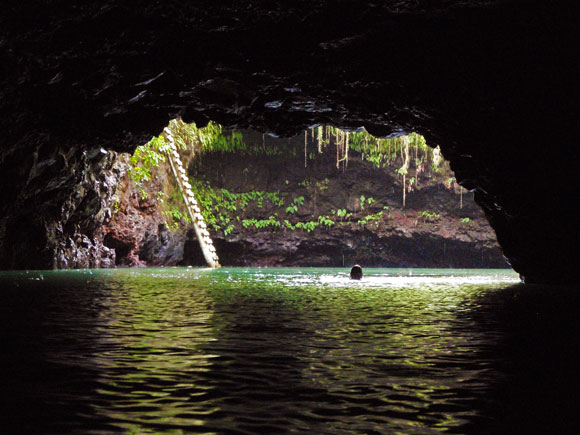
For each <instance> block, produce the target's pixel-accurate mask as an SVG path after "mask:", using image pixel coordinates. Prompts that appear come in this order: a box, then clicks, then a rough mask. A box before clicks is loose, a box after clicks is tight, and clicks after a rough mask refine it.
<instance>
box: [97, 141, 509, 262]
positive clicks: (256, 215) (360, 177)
mask: <svg viewBox="0 0 580 435" xmlns="http://www.w3.org/2000/svg"><path fill="white" fill-rule="evenodd" d="M254 136H256V135H255V134H254ZM260 136H261V135H260ZM244 139H245V140H250V141H251V140H252V135H248V134H247V132H245V133H244ZM254 139H255V140H256V138H255V137H254ZM257 140H259V141H260V143H261V142H262V139H261V138H257ZM247 143H249V142H247ZM266 143H267V144H270V145H271V147H277V148H278V147H279V144H280V143H288V144H293V145H295V146H298V147H299V148H300V147H301V146H302V145H301V144H302V143H303V136H298V137H295V138H292V139H288V140H286V139H284V140H277V139H274V138H268V139H267V140H266ZM276 144H278V145H276ZM311 148H312V145H311ZM294 149H295V148H294ZM313 151H314V153H313V154H311V156H312V158H313V159H309V160H308V161H307V165H306V166H304V157H303V156H302V155H300V154H294V155H292V153H290V152H289V151H288V149H286V150H285V154H282V155H280V154H278V155H258V156H257V155H244V154H243V153H223V154H222V153H219V152H218V153H206V154H203V155H201V156H200V157H198V158H194V159H192V160H191V164H190V169H189V170H190V175H191V176H192V177H193V178H195V179H197V180H199V181H200V182H202V183H206V182H207V183H209V184H210V185H211V186H212V187H213V188H214V189H216V190H217V191H218V192H219V191H220V189H226V190H227V192H229V193H228V195H230V194H231V195H235V194H241V193H244V192H254V193H259V194H260V195H259V197H260V198H264V199H263V200H259V201H257V200H249V201H248V205H247V206H240V204H239V203H238V204H237V207H238V208H237V209H236V211H235V212H233V213H232V215H231V216H230V217H231V220H230V221H229V222H228V223H223V222H220V224H219V225H218V227H214V226H212V225H210V226H209V229H210V232H211V236H212V239H213V240H214V243H215V245H216V249H217V251H218V255H219V258H220V263H221V264H222V265H225V266H264V267H266V266H306V267H308V266H329V267H343V266H345V265H346V266H348V265H351V264H355V263H357V262H358V263H360V264H361V265H364V266H365V267H367V266H376V267H471V268H481V267H500V268H501V267H507V266H508V265H507V263H506V261H505V259H504V257H503V256H502V253H501V249H500V248H499V246H498V245H497V242H496V240H495V233H494V232H493V230H492V229H491V228H490V227H489V224H488V223H487V221H486V219H485V216H484V214H483V212H482V211H481V209H479V207H477V205H476V204H475V203H474V202H473V195H472V194H470V193H468V192H465V193H463V194H461V193H460V192H459V190H457V189H455V188H454V186H452V185H446V184H445V181H446V175H445V174H443V173H437V172H433V171H431V170H428V171H426V172H423V173H421V175H420V176H419V177H418V182H417V183H416V184H415V185H414V188H413V189H412V191H409V192H407V194H406V207H403V206H402V180H401V177H400V176H398V175H397V174H396V168H398V166H400V162H398V161H397V162H395V161H393V162H392V163H391V164H389V165H387V166H386V167H382V168H380V169H379V168H377V167H376V166H375V165H374V164H373V163H371V162H370V161H368V160H363V159H361V156H360V155H359V154H358V153H356V152H351V154H350V159H349V162H348V167H345V168H341V169H337V168H336V162H335V155H334V151H333V150H332V148H329V149H328V150H325V152H323V153H322V154H319V153H318V151H317V150H313ZM174 184H175V183H174V181H173V180H172V175H171V172H170V169H169V167H168V165H167V163H165V164H163V165H162V166H161V167H160V168H159V169H158V170H156V171H155V174H154V176H153V177H152V180H151V181H150V182H149V183H147V184H146V185H145V186H144V187H146V192H145V195H146V197H147V198H148V199H147V200H143V199H142V194H141V193H140V191H139V189H138V188H137V187H136V185H135V184H134V183H132V182H131V180H130V178H129V177H125V178H124V179H123V181H122V182H121V183H120V186H119V189H118V192H117V196H116V201H118V210H117V211H116V212H115V214H114V216H113V218H112V219H111V221H110V223H109V224H108V225H107V226H106V228H105V233H106V236H105V244H106V245H107V246H108V247H110V248H113V249H115V251H116V254H117V255H116V258H117V265H119V266H136V265H144V266H152V265H155V266H165V265H167V266H173V265H205V261H204V258H203V255H202V253H201V249H200V247H199V244H198V242H197V240H196V238H195V235H194V233H193V230H192V229H191V228H190V227H188V226H187V225H185V224H184V221H183V220H181V224H180V225H179V226H178V227H176V228H172V230H171V231H170V230H169V229H168V226H167V225H166V223H165V222H166V216H164V214H163V210H164V207H165V208H166V205H167V204H168V202H167V201H168V197H169V196H171V195H172V193H171V188H170V186H171V185H174ZM174 189H176V187H174ZM159 192H164V193H163V194H162V195H161V196H160V195H159ZM174 193H176V191H175V190H174V191H173V194H174ZM271 193H276V198H279V199H280V200H281V201H283V204H282V205H279V204H276V201H274V202H273V201H271V200H270V199H267V196H268V194H271ZM361 195H364V196H365V201H366V199H370V201H369V203H368V204H367V205H366V206H363V208H361V199H360V196H361ZM160 197H163V198H165V200H164V201H161V200H159V199H158V198H160ZM296 198H302V199H303V202H301V205H300V206H299V207H297V208H296V211H292V212H288V211H287V210H286V208H287V206H289V205H291V204H293V203H294V202H293V201H294V199H296ZM200 199H201V198H200V197H198V201H199V200H200ZM211 201H214V205H215V206H216V209H215V210H216V211H215V212H214V214H215V215H217V214H222V213H224V211H223V210H225V209H227V208H228V207H229V204H227V203H225V202H224V203H220V204H218V203H217V202H215V201H217V199H215V198H214V199H212V200H211ZM177 202H179V203H180V202H181V198H180V197H179V195H177ZM232 204H233V203H232ZM173 207H175V206H173ZM220 209H222V210H221V211H220ZM339 209H342V210H343V211H344V212H345V213H346V212H348V216H347V217H339V216H337V214H336V212H337V210H339ZM377 213H380V216H379V215H377ZM226 214H227V212H226ZM371 215H373V216H376V218H375V219H372V218H370V219H368V223H364V224H363V223H361V220H365V218H366V217H367V216H371ZM319 216H325V217H326V218H328V219H332V221H333V223H332V225H330V226H326V225H322V224H320V225H319V224H318V222H319V221H318V219H319ZM269 218H270V219H272V218H273V219H275V220H276V221H278V222H280V223H282V225H281V226H269V227H267V228H264V229H260V228H258V227H256V226H254V225H244V224H243V222H244V219H246V220H247V221H250V220H254V221H255V220H267V219H269ZM284 221H288V222H290V223H291V224H293V225H296V224H297V223H298V222H303V223H305V222H308V221H311V223H315V224H316V225H317V226H316V227H315V228H314V229H313V230H312V231H309V230H306V229H298V228H297V229H294V228H289V227H288V226H286V225H285V224H284ZM176 224H177V223H176V222H174V220H172V219H170V220H169V225H170V226H174V225H176ZM230 224H231V232H230V231H227V232H226V231H225V229H226V228H227V227H228V226H229V225H230Z"/></svg>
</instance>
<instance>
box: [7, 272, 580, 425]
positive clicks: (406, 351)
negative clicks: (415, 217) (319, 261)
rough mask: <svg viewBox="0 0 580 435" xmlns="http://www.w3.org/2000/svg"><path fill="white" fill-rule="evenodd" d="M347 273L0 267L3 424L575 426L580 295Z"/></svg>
mask: <svg viewBox="0 0 580 435" xmlns="http://www.w3.org/2000/svg"><path fill="white" fill-rule="evenodd" d="M347 272H348V271H346V270H341V269H222V270H219V271H210V270H203V269H145V270H143V269H142V270H134V269H132V270H113V271H111V270H108V271H72V272H28V273H26V272H11V273H8V272H0V288H1V291H0V326H1V329H0V331H1V333H2V342H1V355H0V362H2V364H3V368H2V372H1V374H0V381H1V384H0V386H1V390H0V401H1V403H0V405H1V408H0V409H1V411H0V412H1V416H2V422H1V424H0V432H1V433H18V432H22V433H61V432H75V433H107V432H126V433H166V432H169V433H275V434H280V433H287V432H289V433H314V434H318V433H320V434H322V433H338V434H339V433H353V434H367V433H369V434H371V433H409V434H418V433H434V432H437V431H442V432H451V433H491V434H495V433H578V432H580V426H579V425H578V423H579V421H580V405H579V404H580V392H579V391H578V386H579V385H580V382H579V381H578V379H577V378H578V373H579V370H578V368H579V361H578V355H579V349H580V348H579V343H580V339H579V335H580V334H578V332H579V331H580V328H579V327H578V323H580V309H578V308H577V307H578V306H579V304H578V302H579V298H578V297H577V296H576V292H575V291H573V290H570V289H562V288H545V287H534V286H524V285H521V284H519V283H518V279H517V276H516V275H515V274H514V273H513V272H511V271H498V270H492V271H483V270H471V271H465V270H417V269H415V270H412V271H409V270H401V269H372V270H371V269H367V270H365V273H366V275H365V278H364V279H363V281H361V282H353V281H350V280H349V279H348V276H347Z"/></svg>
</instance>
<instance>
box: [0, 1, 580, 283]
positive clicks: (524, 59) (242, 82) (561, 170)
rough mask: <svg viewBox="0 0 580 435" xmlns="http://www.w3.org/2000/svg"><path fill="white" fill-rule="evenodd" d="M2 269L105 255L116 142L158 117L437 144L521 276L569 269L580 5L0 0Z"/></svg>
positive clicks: (548, 279)
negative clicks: (327, 128)
mask: <svg viewBox="0 0 580 435" xmlns="http://www.w3.org/2000/svg"><path fill="white" fill-rule="evenodd" d="M0 8H1V11H2V12H1V14H0V16H1V18H0V21H1V23H2V37H1V39H0V47H1V48H0V49H1V59H2V79H1V80H2V86H1V91H0V92H1V98H0V111H1V114H2V116H1V117H0V122H1V123H2V130H3V140H2V145H1V151H0V180H1V183H2V190H1V192H0V198H1V202H0V204H1V205H0V267H1V268H3V269H27V268H37V269H43V268H62V267H108V266H111V265H114V263H115V256H114V252H113V251H112V250H111V249H110V248H109V247H107V246H106V244H105V243H103V237H104V236H103V232H102V225H103V223H104V222H106V221H107V219H108V218H109V217H110V216H109V214H110V211H109V209H108V207H107V204H108V203H109V202H110V200H111V197H110V196H111V192H112V190H113V188H114V186H115V184H116V183H117V182H118V177H119V173H118V171H117V170H116V158H115V155H114V153H112V151H131V150H132V149H134V147H136V146H137V145H139V144H141V143H145V142H146V141H147V140H149V138H150V137H151V136H153V135H157V134H159V133H160V131H161V130H162V129H163V127H164V126H165V125H167V123H168V121H169V120H170V119H173V118H176V117H181V118H182V119H183V120H184V121H186V122H196V123H197V124H198V125H200V126H203V125H205V124H207V123H208V122H209V121H210V120H212V121H215V122H219V123H220V124H222V125H224V126H227V127H230V128H253V129H255V130H258V131H261V132H266V133H270V134H273V135H277V136H291V135H293V134H295V133H297V132H299V131H301V130H303V129H304V128H307V127H309V126H314V125H319V124H330V125H334V126H337V127H340V128H343V129H352V130H356V129H359V128H361V127H364V128H365V129H366V130H367V131H369V132H370V133H372V134H373V135H376V136H382V137H384V136H389V135H397V134H403V133H409V132H418V133H420V134H422V135H424V136H425V137H426V139H427V142H428V143H429V144H433V145H439V146H440V147H441V150H442V152H443V155H444V156H445V158H446V159H448V160H449V161H450V162H451V167H452V169H453V171H454V172H455V175H456V178H457V180H458V182H459V183H460V184H461V185H462V186H463V187H465V188H466V189H468V190H470V191H472V192H474V197H475V201H476V202H477V203H478V204H479V206H481V208H482V209H483V210H484V212H485V214H486V216H487V219H488V220H489V222H490V224H491V226H492V227H493V229H494V230H495V232H496V235H497V239H498V242H499V244H500V245H501V247H502V250H503V254H504V255H505V257H506V258H507V260H508V261H509V263H510V265H511V266H512V267H513V268H514V270H515V271H517V272H518V273H519V274H520V275H521V276H522V277H523V279H524V280H525V281H526V282H528V283H564V284H566V283H568V284H569V283H573V282H575V281H576V280H577V279H578V278H579V273H580V272H579V269H578V267H577V265H578V260H579V255H580V254H579V253H578V249H577V246H578V244H579V242H580V232H579V229H578V225H577V222H576V209H575V202H576V199H577V196H578V194H577V184H578V182H577V174H576V172H577V165H578V157H579V156H578V154H579V151H578V146H577V144H576V142H577V140H578V137H579V136H580V134H579V133H580V124H579V123H578V118H579V114H580V98H579V97H580V85H579V84H578V80H577V77H578V76H579V73H580V62H579V59H578V57H579V54H580V47H579V45H578V41H579V40H580V29H579V27H578V25H577V23H578V21H579V18H580V5H579V4H578V2H574V1H571V0H565V1H562V2H558V4H557V5H556V4H550V3H548V2H543V1H539V0H533V1H525V2H524V1H516V0H462V1H459V0H446V1H443V0H435V1H433V0H415V1H397V2H387V3H384V4H383V3H380V2H365V3H361V2H358V1H352V0H343V1H337V2H325V1H313V2H302V1H301V2H266V1H264V0H257V1H254V2H251V3H240V2H236V1H223V2H219V4H218V3H215V2H209V1H205V0H203V1H196V2H179V3H177V2H163V3H159V2H153V1H145V2H138V3H137V2H133V1H117V2H99V3H98V4H97V3H87V2H80V1H72V2H65V3H62V2H56V1H44V2H40V1H29V2H26V3H24V4H21V5H20V4H19V5H16V4H15V3H13V2H7V3H4V4H3V5H2V6H1V7H0Z"/></svg>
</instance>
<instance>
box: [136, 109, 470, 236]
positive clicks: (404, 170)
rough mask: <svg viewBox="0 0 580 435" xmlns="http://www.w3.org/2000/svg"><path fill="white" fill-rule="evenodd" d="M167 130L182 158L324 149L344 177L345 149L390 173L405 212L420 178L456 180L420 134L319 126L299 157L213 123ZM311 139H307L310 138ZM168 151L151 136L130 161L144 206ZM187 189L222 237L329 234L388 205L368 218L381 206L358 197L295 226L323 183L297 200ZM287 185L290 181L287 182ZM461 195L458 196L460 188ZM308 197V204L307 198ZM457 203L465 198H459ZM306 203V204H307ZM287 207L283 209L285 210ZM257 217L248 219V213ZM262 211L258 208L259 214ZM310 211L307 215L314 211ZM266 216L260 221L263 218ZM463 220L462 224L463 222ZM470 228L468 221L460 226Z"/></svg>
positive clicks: (178, 216) (172, 198) (165, 198)
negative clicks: (353, 204)
mask: <svg viewBox="0 0 580 435" xmlns="http://www.w3.org/2000/svg"><path fill="white" fill-rule="evenodd" d="M168 128H169V129H170V130H171V132H172V135H173V137H174V138H175V142H176V145H177V146H178V148H179V149H180V150H181V151H180V152H181V153H182V154H183V155H185V156H187V157H186V159H184V160H185V161H186V163H187V160H188V158H189V160H191V159H192V158H195V157H194V156H195V155H200V154H203V153H206V152H211V153H238V154H243V155H268V156H272V155H279V154H281V153H286V154H288V155H293V156H298V155H299V153H300V155H302V154H303V155H304V158H305V165H306V164H307V160H308V159H315V158H317V154H320V153H322V152H324V150H325V148H328V147H333V148H335V149H336V167H337V169H342V170H343V171H344V170H345V169H346V167H347V166H348V161H349V150H350V151H356V152H357V153H359V154H360V156H361V158H362V159H363V160H367V161H369V162H372V163H373V165H374V166H375V167H376V168H387V167H393V168H394V169H393V170H394V172H396V173H397V174H398V175H399V176H400V177H401V180H402V186H403V189H402V190H403V192H402V193H403V195H402V202H403V207H404V206H405V203H406V195H407V194H408V193H409V192H412V191H413V190H414V189H416V188H417V187H418V186H419V183H420V177H422V176H427V174H428V172H429V171H431V172H436V173H439V174H441V175H442V176H444V177H445V176H447V181H446V182H445V185H446V187H447V188H448V189H451V188H453V190H454V191H455V190H456V188H457V187H458V186H457V184H456V183H455V179H454V178H453V177H452V176H451V171H450V169H449V167H448V164H447V163H446V162H444V161H443V159H442V157H441V152H440V150H439V148H438V147H437V148H435V149H433V148H431V147H429V146H427V144H426V142H425V138H424V137H423V136H421V135H419V134H416V133H411V134H409V135H406V136H398V137H393V138H375V137H373V136H371V135H370V134H369V133H367V132H366V131H364V130H361V131H357V132H348V131H343V130H340V129H337V128H334V127H330V126H318V127H315V128H313V129H310V131H305V134H304V152H303V153H302V151H301V150H300V149H298V148H296V146H294V147H291V148H288V149H284V148H277V147H273V146H266V145H265V141H264V138H262V141H261V143H260V142H259V141H258V142H257V143H251V144H249V143H246V141H245V140H244V136H243V135H242V133H240V132H235V131H226V130H224V129H223V128H222V126H220V125H219V124H216V123H213V122H210V123H209V124H208V125H207V126H206V127H204V128H198V127H197V126H196V125H195V124H185V123H184V122H183V121H181V120H180V119H176V120H173V121H171V123H170V124H169V126H168ZM308 133H310V134H308ZM309 145H310V147H311V150H312V148H313V147H312V145H315V147H316V148H315V149H314V151H311V152H308V146H309ZM167 149H168V143H167V141H166V139H165V137H164V135H163V134H162V135H160V136H158V137H154V138H152V139H151V140H150V141H149V142H148V143H147V144H145V145H143V146H140V147H137V149H136V150H135V153H134V154H133V156H131V157H130V159H129V163H130V170H129V175H130V177H131V179H132V180H133V181H134V182H135V184H136V185H137V187H138V189H139V190H140V192H141V197H142V199H143V200H146V199H148V198H147V190H146V189H145V185H146V184H147V183H148V182H150V181H151V179H152V174H153V171H154V169H155V168H157V167H159V166H160V165H161V164H162V163H163V162H164V161H165V155H164V153H165V152H166V151H167ZM249 173H250V170H249V168H247V167H246V168H245V169H244V171H243V175H244V177H246V178H247V177H248V175H249ZM190 182H191V185H192V190H193V192H194V195H195V197H196V199H197V200H198V203H199V205H200V209H201V211H202V214H203V216H204V219H205V221H206V224H207V225H208V227H209V228H211V229H213V230H215V231H223V232H224V234H225V235H228V234H231V233H232V232H233V231H234V230H235V229H236V227H241V228H245V229H252V228H253V229H265V228H270V229H273V230H284V231H286V230H304V231H312V230H314V229H315V228H317V227H319V226H322V227H324V228H330V227H332V226H334V225H354V224H356V225H362V226H365V225H368V224H371V223H375V222H378V221H380V220H381V219H390V218H391V216H390V213H387V214H385V213H384V212H385V211H388V209H389V207H388V206H383V210H382V211H379V212H376V213H365V211H366V210H367V209H369V211H371V209H373V208H374V209H375V210H373V211H376V208H378V207H377V206H376V205H375V204H377V205H379V207H380V200H379V201H377V200H375V199H374V198H372V197H366V196H365V195H360V197H359V201H358V202H359V204H360V210H355V212H354V213H353V212H348V211H347V210H346V208H342V209H338V210H332V211H331V215H330V216H327V215H318V214H317V213H316V212H314V213H313V214H312V216H311V220H309V221H298V220H297V216H300V213H299V210H300V208H301V207H307V210H315V211H316V210H317V200H318V198H319V196H320V195H321V193H322V192H324V191H325V190H326V189H328V187H329V180H328V178H324V179H323V180H317V179H304V180H303V181H300V182H299V183H298V187H299V188H302V189H304V190H305V195H296V196H294V197H291V198H288V197H286V196H284V195H283V194H281V193H280V192H279V191H275V192H265V191H259V190H251V191H248V192H238V193H235V192H230V191H228V190H227V189H214V188H213V187H211V186H210V185H209V184H208V183H207V182H203V181H200V180H194V179H192V180H190ZM284 183H285V185H286V186H289V184H290V181H289V180H288V179H286V180H285V181H284ZM163 190H164V191H163V192H159V193H158V194H157V196H156V199H157V201H158V202H159V203H160V204H161V206H162V213H163V215H164V216H165V218H166V221H167V224H168V226H169V228H171V229H173V230H176V229H178V227H179V225H181V224H187V223H190V222H189V217H188V214H187V213H186V211H185V209H184V206H183V204H182V200H181V197H180V193H179V191H178V190H177V187H176V186H172V187H165V186H164V187H163ZM460 193H461V190H460ZM305 196H306V198H308V201H307V200H306V199H305ZM461 201H462V198H461ZM307 202H308V203H307ZM285 203H286V206H284V205H285ZM250 210H251V212H252V213H257V214H258V215H260V216H259V217H258V216H248V213H249V212H250ZM259 210H263V212H260V211H259ZM311 213H312V212H311ZM284 214H285V215H286V217H287V219H280V217H279V216H280V215H284ZM264 215H265V216H268V217H267V218H264V217H263V216H264ZM420 218H423V219H424V220H425V221H429V222H431V221H434V220H436V219H439V214H437V213H431V212H428V211H423V212H421V214H420ZM466 219H467V220H466ZM461 222H463V223H469V218H464V219H462V220H461Z"/></svg>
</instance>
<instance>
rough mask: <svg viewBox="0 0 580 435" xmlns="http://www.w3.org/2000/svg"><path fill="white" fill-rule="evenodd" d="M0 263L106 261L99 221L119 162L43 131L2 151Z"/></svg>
mask: <svg viewBox="0 0 580 435" xmlns="http://www.w3.org/2000/svg"><path fill="white" fill-rule="evenodd" d="M1 161H2V165H3V167H4V168H5V170H4V171H2V172H0V185H2V186H3V189H2V190H1V201H0V202H1V204H2V205H1V206H0V207H1V213H0V216H1V218H0V268H2V269H22V268H26V269H35V268H38V269H46V268H59V269H61V268H87V267H91V268H95V267H112V266H114V264H115V251H114V250H111V249H109V248H107V247H106V246H104V245H103V243H102V240H103V228H102V226H103V224H104V223H105V222H106V221H107V220H108V219H109V218H110V217H111V209H110V205H111V202H112V197H113V195H114V193H115V188H116V186H117V183H118V182H119V180H120V179H121V178H122V176H123V175H124V171H125V169H126V168H125V167H124V165H123V164H120V163H119V162H118V159H117V153H115V152H112V151H107V150H105V149H102V148H101V149H99V148H91V147H82V146H76V147H70V146H67V147H60V146H58V145H54V144H52V143H50V141H49V139H48V138H47V137H46V136H41V137H37V138H35V139H34V140H33V139H30V138H29V139H28V141H27V143H26V146H15V147H13V148H12V149H9V150H6V149H4V150H3V153H2V156H1Z"/></svg>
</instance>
